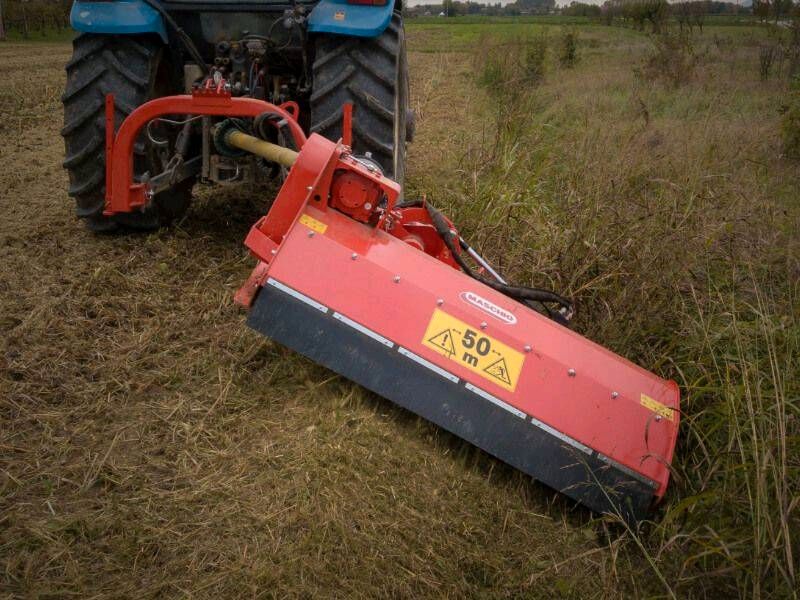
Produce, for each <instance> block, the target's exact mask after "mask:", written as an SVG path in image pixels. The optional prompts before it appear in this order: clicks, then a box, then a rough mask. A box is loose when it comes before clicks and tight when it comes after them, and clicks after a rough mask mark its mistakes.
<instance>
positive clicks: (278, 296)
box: [247, 280, 655, 522]
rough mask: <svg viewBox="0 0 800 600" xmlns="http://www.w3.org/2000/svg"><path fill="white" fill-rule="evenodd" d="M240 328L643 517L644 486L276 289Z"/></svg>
mask: <svg viewBox="0 0 800 600" xmlns="http://www.w3.org/2000/svg"><path fill="white" fill-rule="evenodd" d="M247 324H248V325H249V326H250V327H252V328H253V329H255V330H256V331H258V332H260V333H262V334H264V335H265V336H267V337H269V338H272V339H274V340H275V341H277V342H279V343H281V344H283V345H285V346H288V347H289V348H291V349H292V350H295V351H296V352H299V353H300V354H303V355H304V356H307V357H308V358H310V359H311V360H313V361H314V362H316V363H319V364H321V365H323V366H325V367H327V368H328V369H331V370H332V371H335V372H336V373H339V374H340V375H343V376H344V377H347V378H348V379H350V380H352V381H354V382H356V383H358V384H360V385H362V386H364V387H365V388H367V389H369V390H371V391H373V392H375V393H376V394H379V395H380V396H383V397H384V398H387V399H389V400H391V401H392V402H394V403H396V404H398V405H399V406H402V407H403V408H405V409H407V410H410V411H412V412H414V413H416V414H417V415H419V416H421V417H423V418H425V419H427V420H429V421H431V422H433V423H435V424H437V425H439V426H440V427H443V428H444V429H446V430H447V431H449V432H451V433H453V434H455V435H457V436H458V437H460V438H463V439H464V440H466V441H468V442H470V443H471V444H474V445H475V446H477V447H479V448H481V449H482V450H485V451H486V452H488V453H489V454H491V455H493V456H495V457H497V458H499V459H500V460H502V461H504V462H506V463H508V464H510V465H511V466H513V467H515V468H517V469H519V470H520V471H522V472H524V473H527V474H528V475H530V476H531V477H533V478H535V479H537V480H538V481H540V482H542V483H545V484H547V485H548V486H550V487H551V488H554V489H556V490H558V491H560V492H563V493H564V494H566V495H567V496H569V497H570V498H573V499H574V500H577V501H579V502H581V503H583V504H585V505H586V506H588V507H589V508H591V509H593V510H595V511H598V512H604V513H613V514H621V515H622V516H623V517H624V518H625V519H626V520H628V521H630V522H632V521H635V520H639V519H642V518H645V517H646V516H647V512H648V508H649V506H650V503H651V501H652V499H653V490H654V486H655V484H654V483H653V482H652V481H650V480H648V479H646V478H643V477H641V476H639V475H638V474H637V473H634V472H633V471H630V470H629V469H626V468H625V467H623V466H622V465H619V464H618V463H616V462H614V461H612V460H610V459H609V458H607V457H605V456H602V455H600V454H598V453H597V452H595V451H594V450H592V449H591V448H589V447H587V446H584V445H582V444H581V443H580V442H578V441H576V440H574V439H572V438H569V437H568V436H566V435H564V434H563V433H560V432H558V431H556V430H554V429H552V428H551V427H549V426H548V425H546V424H544V423H541V422H540V421H538V420H536V419H534V418H532V417H530V416H528V415H526V414H525V413H523V412H521V411H519V410H517V409H516V408H514V407H512V406H510V405H509V404H506V403H505V402H503V401H502V400H500V399H499V398H496V397H494V396H492V395H491V394H488V393H487V392H485V391H484V390H481V389H480V388H477V387H475V386H473V385H472V384H469V383H467V382H465V381H463V380H460V379H459V378H458V377H456V376H455V375H453V374H452V373H449V372H448V371H445V370H444V369H442V368H441V367H438V366H437V365H434V364H433V363H431V362H429V361H427V360H425V359H424V358H422V357H420V356H418V355H417V354H415V353H413V352H411V351H409V350H407V349H405V348H402V347H400V346H398V345H397V344H394V343H393V342H392V341H391V340H388V339H387V338H385V337H383V336H381V335H380V334H378V333H377V332H374V331H372V330H370V329H367V328H365V327H363V326H361V325H359V324H358V323H356V322H354V321H352V320H351V319H349V318H347V317H346V316H344V315H340V314H339V313H335V312H334V311H332V310H330V309H329V308H328V307H326V306H325V305H323V304H320V303H319V302H317V301H315V300H313V299H311V298H309V297H307V296H304V295H303V294H300V293H299V292H297V291H295V290H293V289H291V288H289V287H288V286H285V285H283V284H282V283H279V282H277V281H275V280H270V281H269V282H268V283H267V285H265V286H264V287H263V288H262V289H261V291H260V292H259V294H258V296H257V297H256V301H255V303H254V304H253V307H252V308H251V310H250V314H249V317H248V319H247Z"/></svg>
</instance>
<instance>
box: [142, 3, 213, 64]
mask: <svg viewBox="0 0 800 600" xmlns="http://www.w3.org/2000/svg"><path fill="white" fill-rule="evenodd" d="M144 2H145V4H147V5H148V6H149V7H150V8H152V9H153V10H155V11H156V12H158V13H159V14H160V15H161V16H162V17H163V18H164V20H165V21H166V22H167V23H168V24H169V26H170V27H172V29H173V31H175V35H177V36H178V39H179V40H180V41H181V43H182V44H183V47H184V48H186V51H187V52H188V53H189V55H190V56H191V57H192V60H193V61H194V62H195V63H196V64H197V66H198V67H200V70H201V71H202V72H203V75H208V65H207V64H206V61H204V60H203V57H202V56H201V55H200V51H199V50H198V49H197V46H195V45H194V42H193V41H192V38H190V37H189V35H188V34H187V33H186V32H185V31H184V30H183V29H181V27H180V25H178V23H176V22H175V19H173V18H172V15H170V14H169V12H168V11H167V10H166V9H165V8H164V7H163V6H161V4H159V3H158V2H156V1H155V0H144Z"/></svg>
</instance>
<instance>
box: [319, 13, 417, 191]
mask: <svg viewBox="0 0 800 600" xmlns="http://www.w3.org/2000/svg"><path fill="white" fill-rule="evenodd" d="M313 77H314V81H313V88H312V92H311V131H312V132H313V133H319V134H321V135H323V136H325V137H326V138H328V139H331V140H334V141H336V140H338V139H339V138H341V137H342V106H343V105H344V104H345V103H352V104H353V153H354V154H357V155H365V154H367V153H368V152H369V153H370V154H371V157H372V159H373V160H374V161H376V162H377V163H378V164H380V166H381V168H382V169H383V172H384V174H385V175H387V176H388V177H391V178H393V179H394V180H396V181H398V182H399V183H402V181H403V176H404V174H405V162H406V141H407V140H409V139H410V136H411V123H410V118H409V116H410V111H409V94H408V65H407V62H406V42H405V33H404V31H403V21H402V18H401V17H400V15H399V14H398V13H395V14H394V15H393V16H392V20H391V22H390V23H389V26H388V27H387V28H386V30H385V31H384V32H383V33H382V34H381V35H379V36H378V37H376V38H357V37H349V36H339V35H321V36H319V37H317V40H316V56H315V58H314V65H313Z"/></svg>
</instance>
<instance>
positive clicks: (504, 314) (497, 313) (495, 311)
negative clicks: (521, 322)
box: [461, 292, 517, 325]
mask: <svg viewBox="0 0 800 600" xmlns="http://www.w3.org/2000/svg"><path fill="white" fill-rule="evenodd" d="M461 299H462V300H463V301H464V302H466V303H467V304H472V306H477V307H478V308H480V309H481V310H482V311H483V312H486V313H489V314H490V315H492V316H493V317H494V318H495V319H499V320H500V321H502V322H503V323H508V324H509V325H515V324H516V323H517V317H515V316H514V314H513V313H510V312H509V311H507V310H506V309H504V308H500V307H499V306H497V304H495V303H494V302H490V301H489V300H487V299H486V298H483V297H482V296H478V294H475V293H473V292H461Z"/></svg>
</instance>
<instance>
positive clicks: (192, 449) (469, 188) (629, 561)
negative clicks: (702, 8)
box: [0, 23, 800, 598]
mask: <svg viewBox="0 0 800 600" xmlns="http://www.w3.org/2000/svg"><path fill="white" fill-rule="evenodd" d="M497 27H503V28H505V29H502V30H498V29H496V28H497ZM487 32H488V33H487ZM578 32H579V36H580V43H579V54H580V57H581V60H580V62H579V63H578V64H577V65H576V67H575V68H574V69H563V68H561V67H559V66H558V64H557V61H556V60H554V59H555V57H554V56H553V55H551V56H550V57H549V58H548V60H547V62H546V67H547V68H546V74H545V79H544V81H543V82H542V83H540V84H538V85H536V86H531V85H528V84H526V83H524V82H521V83H519V84H517V85H515V86H514V88H515V91H514V92H513V93H509V91H508V90H501V89H498V88H497V86H491V85H490V86H488V87H487V86H480V85H479V84H478V80H479V79H480V74H481V73H482V72H483V70H484V67H485V65H486V56H489V55H490V54H491V53H490V50H491V49H492V48H493V47H495V46H497V47H499V48H501V49H502V48H503V46H502V45H504V44H507V43H509V41H511V42H513V43H516V42H515V40H516V38H518V37H520V36H529V35H536V36H541V35H546V36H547V38H548V40H550V42H551V46H553V47H557V44H558V39H559V36H560V33H561V28H560V27H546V26H542V25H541V24H540V23H536V24H526V23H522V24H516V25H505V24H504V25H493V26H491V27H490V28H487V30H486V31H484V29H482V28H479V27H477V26H475V25H474V24H463V25H448V26H447V27H442V26H440V25H438V24H433V25H423V24H414V23H412V24H410V25H409V27H408V33H409V50H410V63H411V72H412V94H413V103H414V108H415V109H416V111H417V125H418V126H417V136H416V139H415V143H414V145H413V146H412V149H411V155H410V161H411V164H410V173H409V181H408V182H407V183H408V190H409V196H414V195H419V194H423V193H424V194H426V195H427V197H428V198H429V199H430V200H431V201H432V202H434V203H435V204H437V205H438V206H440V207H441V208H443V209H445V210H446V211H447V212H449V213H450V214H451V215H452V216H453V217H454V219H455V221H456V222H457V223H459V225H460V227H461V230H462V232H463V234H464V235H465V237H467V238H468V239H470V240H471V241H473V242H474V243H475V245H476V246H478V247H479V248H480V249H481V250H482V251H483V252H484V253H485V254H486V255H487V256H489V257H490V258H491V259H492V260H493V261H494V262H496V263H497V264H498V265H500V266H501V267H502V269H503V270H504V271H505V272H506V273H508V274H509V275H511V276H513V278H514V279H515V280H516V281H519V282H520V283H526V284H536V285H548V286H552V287H553V288H555V289H556V290H559V291H563V292H566V293H568V294H570V295H572V296H574V297H575V298H576V300H577V302H578V308H579V317H578V322H577V328H578V329H579V330H580V331H582V332H583V333H585V334H587V335H589V337H591V338H592V339H594V340H596V341H598V342H600V343H603V344H605V345H608V346H609V347H611V348H613V349H614V350H616V351H617V352H620V353H622V354H623V355H625V356H627V357H628V358H631V359H632V360H635V361H636V362H638V363H639V364H642V365H643V366H645V367H647V368H650V369H653V370H655V371H657V372H659V373H660V374H662V375H664V376H667V377H673V378H675V379H676V380H677V381H678V382H679V383H680V384H681V387H682V393H683V397H684V401H683V412H684V414H683V423H684V425H683V429H682V434H681V440H680V446H679V451H678V455H677V457H676V460H675V461H674V464H673V468H674V472H675V477H674V482H673V485H672V488H671V490H670V493H669V495H668V498H667V501H666V503H665V506H664V507H662V509H661V510H660V511H659V512H657V513H655V515H654V519H655V523H654V524H653V525H650V526H647V527H645V528H644V529H643V530H641V531H638V532H628V531H626V530H625V529H624V528H621V527H620V526H619V525H617V524H615V523H614V522H613V521H609V520H607V519H603V518H598V517H597V516H595V515H591V514H590V513H588V512H587V511H585V510H583V509H582V508H580V507H578V506H575V505H574V504H572V503H570V502H568V501H566V500H564V499H563V498H562V497H560V496H559V495H557V494H554V493H553V492H552V491H550V490H548V489H546V488H544V487H543V486H540V485H538V484H536V483H534V482H531V481H529V480H528V479H527V478H525V477H523V476H521V475H520V474H519V473H517V472H515V471H513V470H512V469H510V468H508V467H506V466H504V465H503V464H501V463H499V462H497V461H495V460H493V459H491V458H489V457H487V456H486V455H485V454H483V453H481V452H479V451H477V450H475V449H473V448H471V447H469V446H468V445H466V444H464V443H462V442H460V441H458V440H456V439H454V438H453V437H452V436H449V435H447V434H445V433H443V432H441V431H439V430H438V429H436V428H435V427H433V426H431V425H429V424H427V423H425V422H423V421H421V420H419V419H416V418H414V417H413V416H411V415H409V414H408V413H406V412H404V411H402V410H400V409H397V408H396V407H394V406H393V405H391V404H390V403H388V402H386V401H384V400H382V399H380V398H377V397H375V396H374V395H371V394H369V393H367V392H365V391H363V390H362V389H361V388H359V387H357V386H354V385H352V384H350V383H348V382H346V381H344V380H342V379H341V378H339V377H336V376H334V375H333V374H331V373H330V372H328V371H326V370H325V369H322V368H320V367H317V366H315V365H313V364H312V363H310V362H309V361H306V360H304V359H301V358H298V357H297V356H296V355H294V354H293V353H291V352H289V351H287V350H284V349H282V348H281V347H279V346H277V345H275V344H273V343H271V342H269V341H266V340H264V339H262V338H260V337H259V336H257V335H256V334H254V333H252V332H250V331H249V330H248V329H247V328H246V327H245V326H244V316H243V314H242V313H241V312H239V311H238V310H237V309H236V308H235V307H234V306H233V304H232V301H231V298H232V294H233V292H234V291H235V290H236V289H237V287H238V286H239V285H240V283H241V282H242V281H243V280H244V279H245V277H246V276H247V274H248V273H249V270H250V268H251V267H252V260H251V259H250V258H249V257H248V256H247V253H246V252H245V251H244V248H243V246H242V243H241V242H242V239H243V238H244V235H245V234H246V232H247V230H248V229H249V227H250V225H251V224H252V223H253V222H254V221H255V220H256V219H257V218H258V217H259V216H260V215H261V214H263V212H264V210H265V206H266V204H267V202H268V201H269V199H270V198H271V195H272V194H273V193H274V190H263V189H259V190H252V189H243V188H231V189H225V190H219V189H211V190H197V193H196V196H197V197H196V201H195V203H194V205H193V208H192V209H191V212H190V214H189V216H188V217H187V219H186V220H185V221H183V222H182V223H181V224H180V225H179V226H178V227H177V228H175V229H173V230H170V231H162V232H158V233H154V234H151V235H133V236H127V237H97V236H92V235H90V234H88V233H86V232H85V231H84V230H83V228H82V227H81V225H80V224H79V223H76V222H75V220H74V218H73V216H72V206H71V204H70V201H69V199H68V198H67V197H66V194H65V193H64V191H63V190H65V189H66V177H65V175H64V173H63V171H62V170H61V168H60V161H61V156H62V152H63V148H62V145H61V141H60V139H59V138H58V130H59V127H60V123H61V115H60V106H59V101H58V93H59V91H58V90H59V89H60V86H61V84H62V82H63V75H62V66H63V63H64V62H65V61H66V60H67V58H68V56H69V47H68V46H66V45H64V46H59V47H55V46H52V45H47V46H44V45H42V46H39V45H34V44H8V45H3V46H0V74H2V75H3V77H4V79H5V80H6V81H9V82H10V83H9V85H8V86H7V87H6V88H5V89H4V90H3V92H2V94H3V97H2V99H3V102H2V107H0V128H2V131H3V133H4V135H5V136H6V137H7V143H6V144H5V145H3V146H2V147H0V158H2V160H3V164H4V169H3V171H2V173H0V210H2V211H3V215H4V219H3V221H2V222H0V331H2V354H0V419H2V421H1V422H0V461H1V462H0V564H2V569H0V573H2V575H0V591H2V593H3V594H5V595H7V596H9V597H23V596H34V597H35V596H37V595H38V596H68V595H75V596H81V597H130V596H135V597H140V596H148V597H149V596H158V595H161V596H167V597H171V596H191V597H231V596H234V597H239V596H258V597H260V596H265V597H272V596H281V597H282V596H315V595H319V596H332V597H348V598H349V597H366V596H370V597H374V596H397V597H416V596H426V597H433V596H436V597H438V596H480V597H484V596H485V597H543V598H544V597H547V598H549V597H580V598H584V597H627V596H631V595H636V596H669V595H676V596H693V597H703V596H705V597H719V596H721V595H722V596H736V595H742V596H749V595H754V594H761V595H762V596H768V595H782V596H787V597H790V596H792V595H793V594H794V593H795V592H794V586H793V582H794V581H795V577H796V573H797V558H796V557H797V556H798V550H799V549H798V547H797V539H798V537H797V525H798V517H797V512H796V510H797V504H798V458H797V457H798V452H797V451H798V442H797V440H798V416H800V415H798V407H797V397H798V368H797V356H798V351H800V343H798V337H800V331H798V316H800V315H798V302H797V292H798V289H797V282H798V279H799V278H798V274H800V267H799V266H798V238H797V231H798V224H799V223H798V207H797V201H796V199H797V197H798V165H797V163H792V162H790V161H787V160H785V159H783V158H782V157H781V155H780V143H779V123H780V115H779V113H778V107H779V106H780V102H781V98H782V97H783V96H782V95H783V94H784V93H785V84H784V83H782V82H780V81H770V82H767V83H762V82H760V81H759V78H758V66H757V61H758V49H757V44H758V41H759V39H760V37H759V36H760V35H762V32H761V31H760V30H758V29H755V28H750V29H748V28H735V29H734V28H718V29H710V30H708V31H707V32H706V33H705V34H704V35H703V36H702V38H698V40H697V42H696V46H697V47H698V49H700V50H703V51H704V52H705V54H704V58H703V60H702V61H701V63H700V64H699V65H698V68H697V72H696V73H695V75H694V77H693V78H692V79H691V80H690V82H689V83H687V84H686V85H684V86H682V87H681V88H679V89H673V88H671V87H670V86H665V85H663V84H662V83H658V82H656V83H652V82H649V81H646V80H643V79H641V78H640V77H637V75H636V74H635V71H636V70H637V69H639V68H640V66H641V64H642V60H643V57H644V55H645V54H647V52H648V51H649V42H648V40H647V38H646V37H644V36H642V35H640V34H638V33H635V32H632V31H628V30H621V29H609V28H604V27H599V26H585V27H583V26H582V27H579V28H578ZM479 44H480V46H479ZM56 48H57V49H56ZM484 49H485V51H484ZM33 63H35V64H36V65H37V67H36V68H37V73H39V74H40V77H37V78H30V77H28V73H29V72H30V69H29V68H28V66H29V64H33Z"/></svg>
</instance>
